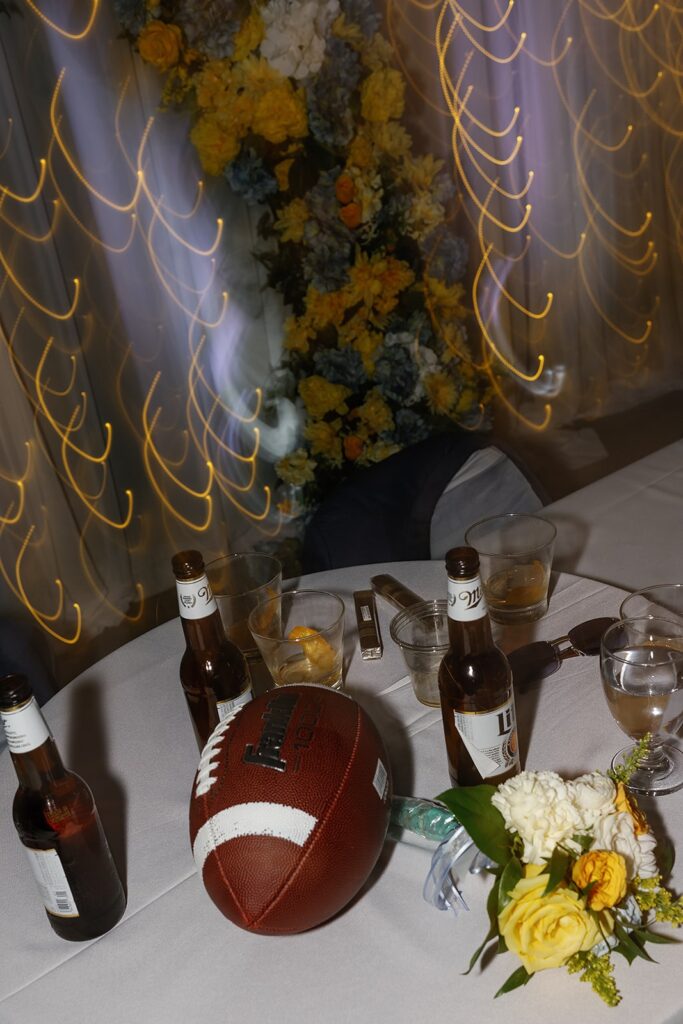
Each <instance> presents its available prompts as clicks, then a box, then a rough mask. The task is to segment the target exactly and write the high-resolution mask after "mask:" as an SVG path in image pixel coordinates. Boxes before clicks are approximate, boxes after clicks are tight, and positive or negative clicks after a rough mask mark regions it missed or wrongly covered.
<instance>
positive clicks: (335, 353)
mask: <svg viewBox="0 0 683 1024" xmlns="http://www.w3.org/2000/svg"><path fill="white" fill-rule="evenodd" d="M313 362H314V364H315V370H316V373H319V374H320V375H321V377H325V378H326V379H327V380H329V381H330V383H332V384H343V385H344V386H345V387H347V388H351V390H352V391H357V390H358V389H359V388H360V387H361V386H362V385H363V384H365V383H366V381H367V376H366V373H365V370H364V368H363V360H362V359H361V356H360V352H357V351H356V350H355V348H323V349H319V350H318V351H317V352H316V353H315V355H314V356H313Z"/></svg>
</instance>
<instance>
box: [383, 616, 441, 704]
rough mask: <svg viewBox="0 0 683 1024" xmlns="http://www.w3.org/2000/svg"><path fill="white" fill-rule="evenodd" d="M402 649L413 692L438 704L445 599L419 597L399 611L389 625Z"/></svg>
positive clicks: (422, 701)
mask: <svg viewBox="0 0 683 1024" xmlns="http://www.w3.org/2000/svg"><path fill="white" fill-rule="evenodd" d="M389 632H390V634H391V639H392V640H393V641H394V643H397V644H398V646H399V647H400V648H401V650H402V652H403V657H404V659H405V663H406V666H407V668H408V671H409V672H410V681H411V683H412V684H413V692H414V694H415V696H416V697H417V699H418V700H419V701H420V703H421V704H428V705H429V706H430V707H436V708H438V707H441V697H440V695H439V666H440V665H441V662H442V660H443V657H444V655H445V654H446V652H447V651H448V647H449V642H448V602H447V601H446V600H438V601H420V602H419V603H417V604H411V605H410V606H409V607H408V608H406V609H405V611H402V612H399V613H398V615H395V616H394V618H393V619H392V620H391V624H390V626H389Z"/></svg>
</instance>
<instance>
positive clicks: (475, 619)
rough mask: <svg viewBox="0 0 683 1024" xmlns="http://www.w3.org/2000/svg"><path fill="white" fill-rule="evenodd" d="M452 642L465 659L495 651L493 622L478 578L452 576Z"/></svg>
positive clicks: (476, 576)
mask: <svg viewBox="0 0 683 1024" xmlns="http://www.w3.org/2000/svg"><path fill="white" fill-rule="evenodd" d="M448 638H449V641H450V645H451V648H452V649H454V650H455V651H457V652H458V654H460V655H462V656H467V655H469V654H479V653H480V652H482V651H486V650H490V649H491V648H492V647H493V635H492V633H491V620H490V619H489V615H488V611H487V608H486V598H485V596H484V591H483V588H482V585H481V579H480V577H479V575H478V574H476V575H474V576H469V577H467V578H466V579H462V578H457V577H454V576H451V575H450V574H449V576H448Z"/></svg>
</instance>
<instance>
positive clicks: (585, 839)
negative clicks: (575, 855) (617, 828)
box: [572, 835, 593, 853]
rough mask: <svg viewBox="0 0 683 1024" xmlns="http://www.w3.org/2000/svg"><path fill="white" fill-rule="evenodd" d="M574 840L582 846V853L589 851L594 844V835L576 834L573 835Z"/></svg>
mask: <svg viewBox="0 0 683 1024" xmlns="http://www.w3.org/2000/svg"><path fill="white" fill-rule="evenodd" d="M572 841H573V842H575V843H576V845H577V846H579V847H581V852H582V853H587V852H588V850H590V848H591V846H592V845H593V836H587V835H575V836H572Z"/></svg>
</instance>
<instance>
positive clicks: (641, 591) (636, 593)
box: [619, 583, 683, 619]
mask: <svg viewBox="0 0 683 1024" xmlns="http://www.w3.org/2000/svg"><path fill="white" fill-rule="evenodd" d="M663 590H680V591H681V593H683V583H653V584H652V585H651V586H649V587H639V588H638V590H633V591H631V593H630V594H627V595H626V597H625V598H624V600H623V601H622V602H621V604H620V605H619V615H620V616H621V618H622V619H632V618H663V616H651V615H642V616H641V615H637V616H634V615H624V613H623V608H624V605H627V604H628V602H629V601H630V600H631V599H632V598H634V597H642V598H643V599H644V600H647V599H648V598H647V596H646V595H648V594H654V593H656V592H660V593H661V592H662V591H663ZM655 602H656V597H655V598H654V599H653V602H652V603H653V604H654V603H655ZM672 614H675V612H674V613H672Z"/></svg>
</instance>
